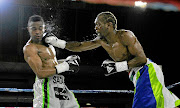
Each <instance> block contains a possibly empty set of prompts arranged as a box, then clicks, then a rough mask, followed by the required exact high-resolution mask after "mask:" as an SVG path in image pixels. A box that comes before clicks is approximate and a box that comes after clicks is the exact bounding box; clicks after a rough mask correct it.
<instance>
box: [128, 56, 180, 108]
mask: <svg viewBox="0 0 180 108" xmlns="http://www.w3.org/2000/svg"><path fill="white" fill-rule="evenodd" d="M129 78H130V80H131V81H132V82H133V84H134V87H135V89H134V100H133V105H132V108H175V107H176V106H179V105H180V100H179V98H178V97H177V96H175V95H174V94H173V93H172V92H171V91H169V90H168V89H167V88H166V87H165V84H164V75H163V72H162V70H161V68H160V67H159V66H158V65H157V64H156V63H154V62H152V61H151V60H150V59H147V63H146V64H145V65H144V66H142V67H136V68H133V69H131V71H130V72H129Z"/></svg>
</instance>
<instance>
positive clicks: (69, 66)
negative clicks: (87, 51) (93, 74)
mask: <svg viewBox="0 0 180 108" xmlns="http://www.w3.org/2000/svg"><path fill="white" fill-rule="evenodd" d="M78 62H80V57H79V56H77V55H72V56H68V57H67V58H66V59H65V60H64V62H62V63H60V64H58V65H56V66H55V68H56V73H57V74H60V73H63V72H66V71H70V72H73V73H77V72H78V71H79V63H78Z"/></svg>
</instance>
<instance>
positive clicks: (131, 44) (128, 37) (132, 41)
mask: <svg viewBox="0 0 180 108" xmlns="http://www.w3.org/2000/svg"><path fill="white" fill-rule="evenodd" d="M123 42H124V44H125V45H127V47H128V50H129V52H130V54H131V55H133V56H134V58H133V59H131V60H129V61H128V66H129V68H133V67H138V66H142V65H144V64H146V62H147V59H146V55H145V53H144V50H143V48H142V46H141V44H140V43H139V41H138V40H137V38H136V37H135V36H134V34H133V33H132V32H126V33H125V34H124V36H123Z"/></svg>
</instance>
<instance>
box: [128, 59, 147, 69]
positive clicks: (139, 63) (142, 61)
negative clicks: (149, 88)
mask: <svg viewBox="0 0 180 108" xmlns="http://www.w3.org/2000/svg"><path fill="white" fill-rule="evenodd" d="M146 62H147V59H146V57H134V58H133V59H131V60H130V61H128V66H129V68H133V67H139V66H142V65H144V64H146Z"/></svg>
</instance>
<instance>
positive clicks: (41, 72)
mask: <svg viewBox="0 0 180 108" xmlns="http://www.w3.org/2000/svg"><path fill="white" fill-rule="evenodd" d="M23 51H24V59H25V61H26V62H27V63H28V64H29V66H30V67H31V69H32V70H33V72H34V73H35V74H36V75H37V77H38V78H40V79H42V78H47V77H49V76H52V75H54V74H56V69H55V67H43V65H42V61H41V59H40V57H39V56H38V54H37V51H36V50H35V49H34V48H31V47H25V48H24V50H23Z"/></svg>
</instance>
